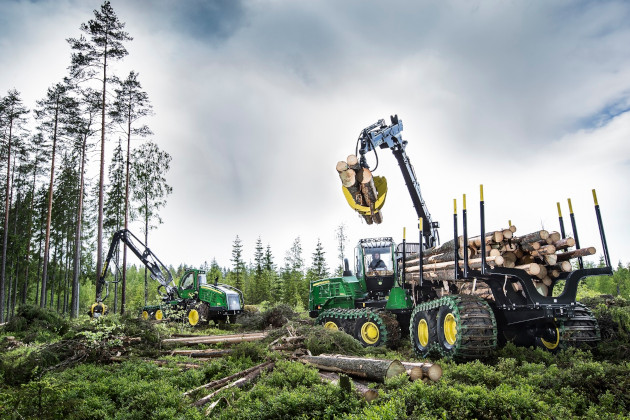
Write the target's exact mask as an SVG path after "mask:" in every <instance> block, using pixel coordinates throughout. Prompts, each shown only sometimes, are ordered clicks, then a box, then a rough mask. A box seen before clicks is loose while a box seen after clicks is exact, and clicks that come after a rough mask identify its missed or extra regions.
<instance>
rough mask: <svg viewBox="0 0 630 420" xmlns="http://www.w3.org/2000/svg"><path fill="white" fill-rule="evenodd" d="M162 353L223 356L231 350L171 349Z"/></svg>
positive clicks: (195, 356)
mask: <svg viewBox="0 0 630 420" xmlns="http://www.w3.org/2000/svg"><path fill="white" fill-rule="evenodd" d="M163 353H168V354H170V355H171V356H188V357H194V358H197V357H204V358H205V357H208V358H212V357H223V356H227V355H228V354H230V353H232V350H229V349H228V350H172V351H164V352H163Z"/></svg>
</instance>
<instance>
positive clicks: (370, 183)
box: [336, 155, 383, 225]
mask: <svg viewBox="0 0 630 420" xmlns="http://www.w3.org/2000/svg"><path fill="white" fill-rule="evenodd" d="M336 169H337V172H338V173H339V179H340V180H341V185H343V186H344V187H345V188H346V189H347V190H348V192H349V193H350V195H351V196H352V199H353V200H354V202H355V203H356V204H358V205H360V206H364V207H368V208H369V209H370V213H369V214H361V216H362V217H363V219H365V221H366V223H367V224H368V225H371V224H372V223H376V224H380V223H382V222H383V214H382V213H381V211H380V210H379V209H376V208H375V206H376V200H377V199H378V192H377V191H376V187H375V186H374V177H373V176H372V172H371V171H370V170H369V169H368V168H362V167H361V165H360V164H359V159H358V158H357V157H356V156H355V155H349V156H348V157H347V159H346V160H345V161H343V160H342V161H339V162H337V167H336Z"/></svg>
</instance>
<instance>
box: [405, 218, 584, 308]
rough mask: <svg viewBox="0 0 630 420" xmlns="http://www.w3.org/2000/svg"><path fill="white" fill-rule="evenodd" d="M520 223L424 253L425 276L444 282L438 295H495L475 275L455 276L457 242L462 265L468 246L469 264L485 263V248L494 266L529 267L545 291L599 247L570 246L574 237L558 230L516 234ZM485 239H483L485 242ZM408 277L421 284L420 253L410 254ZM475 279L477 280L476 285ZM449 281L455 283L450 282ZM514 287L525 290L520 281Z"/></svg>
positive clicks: (412, 281)
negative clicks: (566, 235) (456, 277)
mask: <svg viewBox="0 0 630 420" xmlns="http://www.w3.org/2000/svg"><path fill="white" fill-rule="evenodd" d="M514 232H516V227H515V226H513V225H510V228H508V229H498V230H496V231H490V233H488V234H486V235H485V238H484V240H483V241H482V240H481V236H476V237H472V238H469V239H468V246H466V247H464V246H463V245H464V240H463V237H462V236H460V237H459V238H458V239H457V241H453V240H450V241H447V242H445V243H444V244H442V245H441V246H439V247H434V248H430V249H428V250H425V251H424V253H423V257H424V258H423V260H422V261H423V266H422V267H423V280H425V281H435V282H438V283H440V282H441V283H442V284H443V287H441V286H440V290H439V291H437V293H438V295H440V296H441V294H449V293H453V290H457V293H462V294H473V295H476V296H481V297H483V298H484V299H491V298H492V291H491V290H490V288H489V287H488V286H487V284H485V283H483V282H481V281H475V280H473V279H457V280H455V261H454V259H455V245H454V244H455V243H457V244H458V247H457V254H458V257H459V267H460V268H463V265H464V263H463V257H464V250H466V252H467V253H468V266H469V268H471V269H479V268H480V267H481V252H484V251H482V250H485V254H486V263H487V265H488V266H490V267H491V268H492V267H505V268H516V269H520V270H523V271H525V272H526V273H527V274H529V275H530V276H531V278H532V280H533V281H534V282H535V285H536V287H537V288H538V290H539V291H540V292H541V293H547V290H548V288H550V287H551V286H552V285H553V284H554V282H555V281H557V279H559V278H561V277H562V276H563V275H565V274H566V273H568V272H570V271H572V269H573V268H572V265H571V262H570V260H571V259H574V258H578V257H583V256H588V255H593V254H594V253H595V248H593V247H588V248H581V249H577V250H570V248H571V247H573V246H575V240H574V239H573V238H570V237H567V238H564V239H563V238H561V236H560V234H559V233H558V232H551V233H550V232H548V231H546V230H538V231H535V232H531V233H527V234H524V235H521V236H518V237H516V236H514ZM482 242H483V243H482ZM405 264H406V268H405V274H406V276H405V280H406V282H407V283H409V284H416V285H417V284H419V283H420V275H419V271H420V270H419V269H420V267H419V260H418V256H417V255H414V254H412V255H408V256H407V258H406V259H405ZM473 281H474V282H475V283H474V285H473ZM449 284H451V285H453V284H454V287H453V286H448V285H449ZM434 287H435V286H434ZM512 287H515V288H517V289H518V290H522V288H521V287H520V285H519V284H518V283H513V284H512Z"/></svg>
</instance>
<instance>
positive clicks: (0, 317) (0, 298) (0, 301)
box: [0, 120, 13, 323]
mask: <svg viewBox="0 0 630 420" xmlns="http://www.w3.org/2000/svg"><path fill="white" fill-rule="evenodd" d="M12 140H13V120H10V123H9V141H8V144H7V186H6V192H5V203H4V235H3V237H2V272H1V273H0V323H2V322H4V302H5V297H4V289H5V279H6V277H5V276H6V270H7V247H8V242H9V210H10V205H11V201H10V197H9V194H10V193H11V182H10V179H11V178H10V176H11V142H12Z"/></svg>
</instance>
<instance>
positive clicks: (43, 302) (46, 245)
mask: <svg viewBox="0 0 630 420" xmlns="http://www.w3.org/2000/svg"><path fill="white" fill-rule="evenodd" d="M56 105H57V107H56V108H55V125H54V129H53V144H52V154H51V159H50V184H49V185H48V213H47V215H46V238H45V239H44V259H43V268H42V298H41V300H40V302H39V304H40V306H41V307H42V308H45V307H46V287H47V285H46V283H47V281H48V257H49V254H50V223H51V220H52V202H53V181H54V180H55V153H56V149H57V123H58V119H59V118H58V117H59V97H57V104H56Z"/></svg>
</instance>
